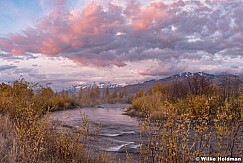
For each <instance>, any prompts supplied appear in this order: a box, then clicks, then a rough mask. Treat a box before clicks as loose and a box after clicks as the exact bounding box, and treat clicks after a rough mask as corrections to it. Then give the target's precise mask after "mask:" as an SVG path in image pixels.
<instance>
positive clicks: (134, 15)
mask: <svg viewBox="0 0 243 163" xmlns="http://www.w3.org/2000/svg"><path fill="white" fill-rule="evenodd" d="M166 9H167V6H166V5H165V4H164V3H163V2H153V3H151V4H149V5H148V6H145V7H142V6H140V5H139V4H137V3H135V2H131V3H129V4H128V5H127V9H126V14H127V16H128V17H129V18H130V19H131V21H132V26H133V28H134V30H135V31H136V30H138V31H140V30H146V29H149V28H151V27H152V26H154V25H155V26H156V23H159V22H160V21H161V20H163V19H167V18H169V14H168V13H167V11H166ZM153 23H155V24H153Z"/></svg>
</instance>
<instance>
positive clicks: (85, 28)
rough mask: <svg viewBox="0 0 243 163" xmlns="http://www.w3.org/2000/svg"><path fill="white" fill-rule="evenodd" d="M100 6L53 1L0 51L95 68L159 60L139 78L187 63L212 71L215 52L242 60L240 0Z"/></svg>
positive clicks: (1, 43) (1, 42) (172, 70)
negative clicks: (47, 10)
mask: <svg viewBox="0 0 243 163" xmlns="http://www.w3.org/2000/svg"><path fill="white" fill-rule="evenodd" d="M40 2H43V1H40ZM105 4H106V5H102V4H101V3H100V4H98V3H90V4H88V5H86V6H85V7H84V8H81V9H73V10H68V9H67V7H66V3H65V1H55V2H54V6H55V7H54V9H53V11H52V12H51V13H49V14H48V15H46V16H45V17H43V18H42V19H40V21H39V22H38V23H37V24H36V26H35V27H33V28H27V29H25V30H24V31H23V32H22V33H21V34H17V33H15V34H10V35H8V36H7V37H5V38H3V37H1V38H0V49H1V50H2V51H5V52H7V53H11V54H14V55H20V54H26V53H42V54H45V55H48V56H62V57H66V58H69V59H71V60H73V61H74V62H76V63H79V64H81V65H93V66H96V67H109V66H113V65H115V66H117V67H125V66H127V65H128V62H137V61H141V60H158V63H159V64H158V66H160V67H161V68H158V67H157V68H150V69H143V70H140V71H138V73H139V74H141V75H168V74H170V73H177V72H181V71H184V70H186V69H187V70H194V69H196V68H195V66H196V65H193V64H192V65H190V62H197V63H200V64H201V65H202V66H203V65H204V68H201V67H198V68H197V69H204V70H208V68H205V66H206V65H207V66H209V65H210V66H215V68H214V69H217V67H220V66H219V65H217V64H218V62H219V61H212V60H210V58H211V59H215V58H217V56H218V55H219V54H220V56H221V58H220V59H219V60H224V59H225V58H224V57H225V56H230V57H231V58H234V57H238V56H241V57H240V60H241V61H242V56H243V52H242V50H243V31H242V29H243V21H242V14H243V10H242V2H241V1H240V0H235V1H212V0H206V1H182V0H178V1H173V2H170V3H166V2H164V3H163V2H162V1H152V2H151V1H150V2H148V3H146V5H144V4H142V3H139V2H136V1H129V2H127V3H124V5H117V4H116V3H105ZM205 57H206V58H208V59H206V58H205ZM224 63H225V64H226V62H224ZM226 66H228V65H226ZM231 67H232V66H231ZM232 69H235V68H233V67H232ZM218 70H222V68H218Z"/></svg>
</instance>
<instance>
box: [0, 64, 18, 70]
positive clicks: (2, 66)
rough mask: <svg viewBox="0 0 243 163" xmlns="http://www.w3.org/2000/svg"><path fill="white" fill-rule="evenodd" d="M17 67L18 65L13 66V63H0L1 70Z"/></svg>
mask: <svg viewBox="0 0 243 163" xmlns="http://www.w3.org/2000/svg"><path fill="white" fill-rule="evenodd" d="M14 68H17V66H13V65H0V71H5V70H9V69H14Z"/></svg>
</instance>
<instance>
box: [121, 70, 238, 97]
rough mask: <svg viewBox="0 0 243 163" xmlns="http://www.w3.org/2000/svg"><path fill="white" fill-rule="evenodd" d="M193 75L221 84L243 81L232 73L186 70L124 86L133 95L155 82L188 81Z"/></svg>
mask: <svg viewBox="0 0 243 163" xmlns="http://www.w3.org/2000/svg"><path fill="white" fill-rule="evenodd" d="M192 77H205V78H206V79H208V80H209V81H210V82H212V83H214V84H216V85H220V84H221V83H222V81H223V80H228V79H230V80H232V81H236V82H239V83H242V80H241V78H239V76H237V75H232V74H208V73H204V72H197V73H191V72H184V73H179V74H175V75H171V76H169V77H166V78H162V79H159V80H150V81H145V82H144V83H138V84H134V85H127V86H125V87H123V88H125V89H126V92H127V94H128V95H133V94H134V93H136V92H137V91H139V90H141V89H143V90H145V91H147V90H148V89H150V88H153V87H154V85H155V83H157V82H159V83H163V84H168V83H173V82H186V81H187V80H188V79H190V78H192Z"/></svg>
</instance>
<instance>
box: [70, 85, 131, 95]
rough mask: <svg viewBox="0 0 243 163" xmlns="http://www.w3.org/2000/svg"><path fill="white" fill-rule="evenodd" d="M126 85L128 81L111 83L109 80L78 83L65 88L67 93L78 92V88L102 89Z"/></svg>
mask: <svg viewBox="0 0 243 163" xmlns="http://www.w3.org/2000/svg"><path fill="white" fill-rule="evenodd" d="M126 85H128V83H124V84H117V83H111V82H93V83H86V84H79V85H74V86H71V87H70V88H68V89H67V91H68V92H69V93H78V91H79V90H80V88H82V89H90V88H97V87H98V88H100V89H101V90H102V89H106V88H109V89H117V88H122V87H124V86H126Z"/></svg>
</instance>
